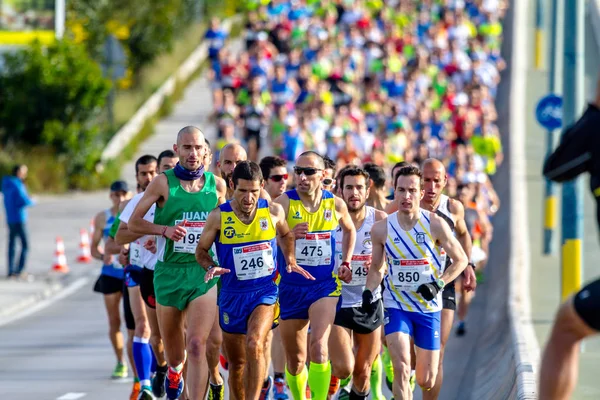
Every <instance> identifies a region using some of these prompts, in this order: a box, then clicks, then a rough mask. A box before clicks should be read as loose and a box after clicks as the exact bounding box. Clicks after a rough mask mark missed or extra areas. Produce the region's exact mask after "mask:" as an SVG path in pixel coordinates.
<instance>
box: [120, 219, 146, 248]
mask: <svg viewBox="0 0 600 400" xmlns="http://www.w3.org/2000/svg"><path fill="white" fill-rule="evenodd" d="M142 236H144V235H140V234H139V233H133V232H131V230H129V225H127V224H126V223H125V222H123V221H121V223H120V224H119V230H118V231H117V234H116V235H115V243H116V244H118V245H120V246H122V245H125V244H127V243H131V242H134V241H136V240H138V239H139V238H141V237H142Z"/></svg>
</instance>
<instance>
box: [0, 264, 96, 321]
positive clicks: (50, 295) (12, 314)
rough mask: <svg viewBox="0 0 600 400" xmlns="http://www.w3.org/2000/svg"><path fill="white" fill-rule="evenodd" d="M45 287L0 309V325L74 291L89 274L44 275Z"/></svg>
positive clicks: (86, 281) (44, 306)
mask: <svg viewBox="0 0 600 400" xmlns="http://www.w3.org/2000/svg"><path fill="white" fill-rule="evenodd" d="M44 280H45V281H46V287H45V288H43V289H42V290H40V291H38V292H37V293H33V294H29V295H27V296H25V297H23V298H22V299H21V300H19V301H17V302H16V303H13V304H11V305H9V306H7V307H3V308H2V309H0V326H3V325H7V324H9V323H12V322H15V321H17V320H19V319H21V318H24V317H26V316H28V315H31V314H33V313H35V312H37V311H39V310H41V309H44V308H46V307H48V306H49V305H50V304H52V303H54V302H55V301H57V300H60V299H63V298H65V297H67V296H69V295H70V294H72V293H74V292H75V291H77V290H78V289H80V288H81V287H83V286H84V285H85V284H87V283H88V282H89V281H90V276H73V275H65V276H60V277H52V276H49V277H46V278H45V279H44Z"/></svg>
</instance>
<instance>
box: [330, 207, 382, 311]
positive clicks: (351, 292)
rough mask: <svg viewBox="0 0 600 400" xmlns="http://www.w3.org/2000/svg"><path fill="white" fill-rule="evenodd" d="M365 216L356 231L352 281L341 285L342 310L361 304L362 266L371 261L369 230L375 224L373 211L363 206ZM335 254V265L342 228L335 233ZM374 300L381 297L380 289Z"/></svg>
mask: <svg viewBox="0 0 600 400" xmlns="http://www.w3.org/2000/svg"><path fill="white" fill-rule="evenodd" d="M365 208H366V215H365V220H364V221H363V223H362V225H361V227H360V228H359V229H358V230H357V231H356V242H355V244H354V254H353V255H352V262H351V265H350V266H351V267H352V281H351V282H350V283H342V308H349V307H360V306H361V304H362V292H363V291H364V290H365V284H366V282H367V273H368V269H367V268H366V267H365V266H364V264H365V263H366V262H369V263H370V261H371V254H372V253H373V243H372V242H371V229H372V228H373V224H374V223H375V209H374V208H373V207H370V206H365ZM335 252H336V255H337V265H338V267H339V265H340V264H341V262H342V228H340V227H338V229H337V231H336V233H335ZM373 296H374V297H375V299H378V298H380V297H381V288H380V287H377V290H375V291H374V292H373Z"/></svg>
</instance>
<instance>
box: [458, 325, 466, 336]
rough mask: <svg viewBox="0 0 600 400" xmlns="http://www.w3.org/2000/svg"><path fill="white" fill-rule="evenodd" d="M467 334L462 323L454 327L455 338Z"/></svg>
mask: <svg viewBox="0 0 600 400" xmlns="http://www.w3.org/2000/svg"><path fill="white" fill-rule="evenodd" d="M465 333H467V328H466V326H465V322H464V321H460V322H459V323H458V326H457V327H456V336H464V335H465Z"/></svg>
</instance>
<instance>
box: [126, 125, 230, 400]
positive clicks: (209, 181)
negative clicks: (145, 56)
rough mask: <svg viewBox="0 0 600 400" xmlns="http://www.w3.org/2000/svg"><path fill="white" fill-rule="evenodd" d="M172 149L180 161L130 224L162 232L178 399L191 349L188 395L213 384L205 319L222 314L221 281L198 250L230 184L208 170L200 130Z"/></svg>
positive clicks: (160, 301)
mask: <svg viewBox="0 0 600 400" xmlns="http://www.w3.org/2000/svg"><path fill="white" fill-rule="evenodd" d="M173 151H174V152H175V153H176V155H177V156H178V157H179V162H178V163H177V164H176V166H175V168H173V169H171V170H168V171H165V172H164V173H163V174H161V175H160V176H158V177H156V178H155V179H154V180H153V181H152V183H150V185H149V186H148V188H147V189H146V191H145V192H144V196H143V197H142V199H141V200H140V202H139V203H138V205H137V207H136V208H135V210H134V211H133V214H132V215H131V218H130V220H129V224H128V227H129V230H130V231H131V232H133V233H137V234H144V235H155V236H158V241H157V249H158V251H157V254H158V262H157V263H156V267H155V272H154V286H155V288H154V289H155V294H156V303H157V304H156V311H157V316H158V321H159V326H160V331H161V333H162V335H163V340H164V344H165V353H166V356H167V363H168V365H169V372H168V375H167V379H166V386H167V390H166V391H167V398H168V399H177V398H179V397H180V396H181V394H182V392H183V388H184V382H183V376H182V370H183V364H184V363H185V361H186V350H187V356H188V357H189V360H188V364H187V368H186V369H187V376H188V377H191V379H190V381H189V382H188V393H189V398H191V399H203V398H204V396H205V395H206V388H207V386H208V385H207V380H208V365H207V359H206V354H207V339H208V337H209V333H210V332H211V327H212V325H213V324H210V323H208V324H207V323H206V321H215V318H216V317H217V312H216V311H217V307H216V303H217V291H216V288H215V287H214V286H215V285H216V283H217V282H216V281H217V280H216V279H212V280H210V281H208V282H204V275H205V274H206V271H205V270H204V269H203V268H202V267H200V266H199V265H198V263H197V262H196V259H195V251H196V245H197V243H198V240H199V239H200V236H201V234H202V230H203V228H204V224H205V222H206V218H207V217H208V214H209V212H210V211H212V210H213V209H214V208H215V207H216V206H217V205H219V204H222V203H224V202H225V193H226V186H225V182H224V181H223V179H221V178H219V177H216V176H214V175H213V174H212V173H211V172H205V170H204V156H205V154H206V142H205V139H204V134H203V133H202V131H200V129H198V128H196V127H193V126H187V127H185V128H183V129H182V130H180V131H179V133H178V134H177V143H176V144H175V145H173ZM153 204H156V211H155V215H154V222H149V221H146V220H144V215H145V214H146V213H147V212H148V210H149V209H150V208H151V207H152V205H153ZM184 317H185V318H186V321H185V325H186V326H187V329H186V331H185V335H184V331H183V326H184V320H183V319H184Z"/></svg>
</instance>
